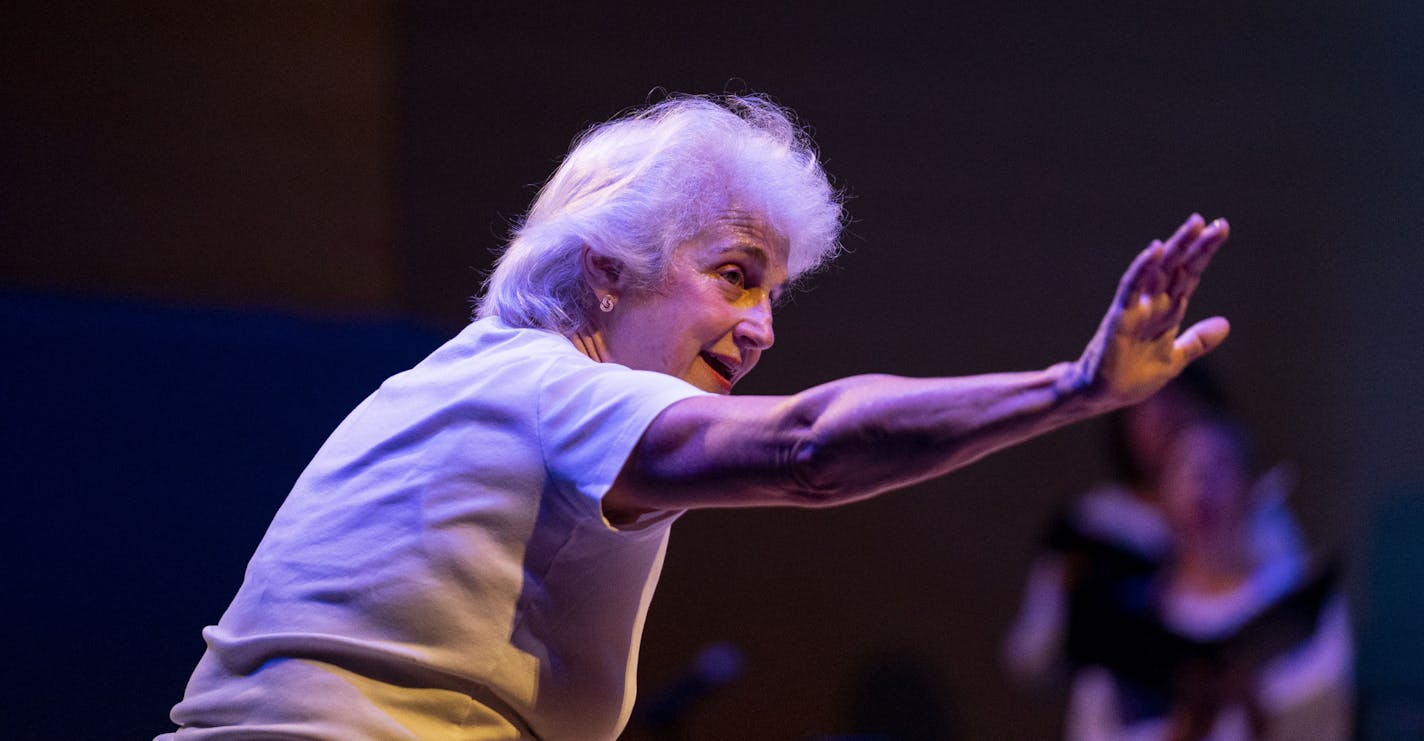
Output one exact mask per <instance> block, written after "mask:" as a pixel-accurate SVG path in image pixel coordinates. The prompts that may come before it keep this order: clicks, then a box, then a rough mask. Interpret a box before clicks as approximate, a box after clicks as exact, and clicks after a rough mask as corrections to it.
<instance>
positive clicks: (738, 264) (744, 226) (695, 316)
mask: <svg viewBox="0 0 1424 741" xmlns="http://www.w3.org/2000/svg"><path fill="white" fill-rule="evenodd" d="M788 247H789V246H788V245H787V243H786V240H785V239H783V238H782V237H781V236H780V235H778V234H776V233H775V232H773V231H772V230H771V229H770V228H768V227H767V226H766V225H765V223H764V222H763V221H762V220H761V219H758V218H755V217H752V216H749V215H746V214H743V213H740V212H729V213H728V214H726V215H725V216H723V217H722V218H719V219H718V220H717V221H715V222H714V223H713V224H712V225H711V226H709V227H708V228H706V229H704V230H703V231H702V232H700V233H699V234H698V235H697V236H695V237H693V238H692V239H689V240H687V241H686V242H683V243H682V244H680V245H678V247H677V248H676V249H675V250H674V252H673V255H672V259H671V260H670V261H669V265H668V269H667V275H666V276H665V277H664V280H663V281H662V283H661V285H660V286H659V287H658V288H657V289H655V290H652V291H646V292H638V293H633V294H631V295H626V296H620V297H619V301H618V304H617V306H616V307H615V308H614V309H613V311H612V312H611V313H609V314H608V315H607V316H606V317H604V318H603V322H604V324H603V327H604V341H605V343H606V344H607V346H608V348H609V352H610V355H611V359H612V360H613V361H614V362H617V363H621V364H623V365H626V366H628V367H630V368H635V369H639V370H651V371H657V372H660V373H666V374H668V375H672V376H677V377H678V378H681V379H683V380H685V381H687V382H688V383H691V384H692V385H693V386H696V387H697V388H699V389H702V390H703V391H709V392H712V393H718V394H727V393H730V392H731V390H732V387H733V386H734V385H735V384H736V383H737V381H739V380H741V379H742V378H743V377H744V376H746V374H747V373H749V372H750V371H751V369H752V368H753V367H754V366H756V364H757V361H758V360H759V359H760V358H761V353H762V351H764V350H766V349H767V348H769V347H771V344H772V342H773V341H774V340H775V335H774V334H773V331H772V317H771V313H772V303H773V302H774V301H775V299H776V298H778V297H779V296H780V293H781V290H782V288H783V287H784V285H785V283H786V281H787V279H788V277H789V275H788V271H787V267H786V261H787V254H788Z"/></svg>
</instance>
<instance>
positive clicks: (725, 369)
mask: <svg viewBox="0 0 1424 741" xmlns="http://www.w3.org/2000/svg"><path fill="white" fill-rule="evenodd" d="M698 354H699V355H700V356H701V357H702V362H704V363H706V364H707V367H709V368H711V369H712V371H713V372H715V373H716V374H717V375H719V376H721V377H722V378H725V379H726V380H727V382H728V383H731V382H732V376H733V374H734V373H735V371H734V370H733V369H732V367H731V366H730V365H727V364H726V363H724V362H722V359H721V358H718V357H717V356H716V355H713V354H712V353H709V352H702V353H698Z"/></svg>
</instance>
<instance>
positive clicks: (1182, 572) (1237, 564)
mask: <svg viewBox="0 0 1424 741" xmlns="http://www.w3.org/2000/svg"><path fill="white" fill-rule="evenodd" d="M1256 565H1257V564H1256V559H1255V557H1254V555H1253V553H1252V549H1251V542H1250V538H1249V535H1248V534H1247V533H1222V534H1220V535H1219V536H1217V537H1211V536H1207V537H1201V538H1190V539H1187V542H1186V543H1185V544H1183V545H1182V546H1181V547H1180V548H1179V549H1178V551H1177V557H1176V559H1175V561H1174V564H1173V567H1172V573H1171V576H1170V578H1169V582H1170V588H1171V589H1172V590H1174V591H1179V592H1186V593H1193V594H1207V595H1212V594H1221V593H1224V592H1229V591H1231V590H1233V589H1237V588H1239V587H1240V586H1241V585H1242V584H1244V583H1246V581H1247V580H1248V579H1250V578H1251V575H1252V574H1253V573H1254V572H1255V570H1256Z"/></svg>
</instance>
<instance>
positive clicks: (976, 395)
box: [794, 363, 1101, 504]
mask: <svg viewBox="0 0 1424 741" xmlns="http://www.w3.org/2000/svg"><path fill="white" fill-rule="evenodd" d="M823 394H824V395H825V398H824V399H823V400H822V399H818V398H817V397H818V396H820V395H823ZM806 396H807V399H806V401H805V403H806V404H807V405H808V407H809V408H811V409H812V410H815V411H818V413H817V414H815V415H814V419H813V420H811V421H810V424H809V425H808V429H807V434H806V435H805V437H804V438H803V439H802V440H801V441H800V442H799V443H798V448H797V451H796V455H795V460H796V462H797V465H796V467H795V468H794V470H795V471H796V473H797V476H798V477H799V478H800V479H801V485H802V486H801V488H802V490H803V491H804V492H805V494H806V495H807V497H808V499H809V500H810V501H811V503H819V502H820V501H821V500H824V503H825V504H839V503H841V502H843V501H853V500H855V499H859V498H864V497H867V496H873V495H875V494H877V493H880V492H882V491H885V490H887V489H893V488H898V487H902V486H906V485H909V484H913V483H916V482H919V481H923V480H926V479H930V478H934V477H937V476H941V475H943V474H946V473H949V472H950V471H953V470H955V469H957V468H960V467H962V466H964V465H967V464H969V463H972V462H974V461H976V460H978V459H980V458H982V457H984V456H985V455H988V454H990V453H992V452H994V451H996V450H1000V449H1002V448H1005V447H1008V446H1011V445H1014V444H1016V443H1019V442H1022V441H1024V440H1027V439H1029V438H1032V437H1035V436H1037V435H1041V434H1043V433H1045V432H1048V431H1050V430H1054V429H1057V428H1059V427H1062V426H1064V425H1067V424H1070V423H1072V422H1076V421H1078V420H1081V419H1084V418H1086V417H1089V416H1092V415H1093V414H1094V413H1096V412H1098V411H1101V405H1096V404H1093V403H1091V402H1090V400H1089V399H1088V397H1087V395H1086V394H1085V393H1083V391H1082V389H1081V388H1079V387H1078V386H1077V385H1076V384H1075V381H1074V379H1073V376H1072V366H1071V365H1070V364H1067V363H1063V364H1059V365H1055V366H1052V367H1050V368H1048V369H1045V370H1042V371H1032V372H1024V373H996V374H991V375H982V376H968V377H962V378H930V379H912V378H898V377H893V376H862V377H856V378H849V379H844V380H842V381H838V382H835V383H832V384H828V385H827V386H824V387H820V388H818V389H812V390H810V391H808V392H806ZM817 407H819V409H817Z"/></svg>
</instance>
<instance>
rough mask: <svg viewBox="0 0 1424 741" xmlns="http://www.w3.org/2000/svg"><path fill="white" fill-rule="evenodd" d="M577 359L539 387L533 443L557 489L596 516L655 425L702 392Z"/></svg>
mask: <svg viewBox="0 0 1424 741" xmlns="http://www.w3.org/2000/svg"><path fill="white" fill-rule="evenodd" d="M577 360H578V362H571V363H567V364H560V365H558V366H556V367H554V368H551V369H549V371H547V373H546V375H545V377H544V381H543V383H542V384H541V385H540V390H539V413H538V425H539V428H538V432H539V444H540V448H541V450H542V451H543V453H544V460H545V464H546V465H547V467H548V470H549V474H550V477H551V478H552V480H553V481H554V483H555V485H556V486H557V487H558V489H559V490H560V491H561V492H563V493H564V494H566V495H568V496H570V497H571V498H572V499H573V500H575V502H576V506H579V507H584V506H586V507H588V508H589V512H590V513H591V514H595V515H596V516H598V517H600V518H601V517H602V506H601V505H602V501H603V495H604V494H606V493H607V492H608V490H609V488H611V487H612V486H613V482H614V480H615V479H616V478H617V477H618V473H619V472H620V471H622V470H623V464H624V463H625V462H626V461H627V460H628V456H629V455H631V454H632V452H633V447H634V446H635V445H637V444H638V441H639V440H640V439H641V438H642V436H643V433H644V432H645V431H646V430H647V429H648V425H650V424H652V421H653V419H655V418H656V417H657V416H658V415H659V414H661V413H662V411H663V410H664V409H666V408H667V407H669V406H671V405H672V404H673V403H675V402H678V401H681V400H683V399H687V398H690V397H694V396H704V395H707V392H705V391H701V390H699V389H698V388H697V387H695V386H693V385H691V384H689V383H687V382H686V381H683V380H682V379H680V378H676V377H673V376H669V375H666V374H663V373H655V372H652V371H638V370H632V369H629V368H627V367H625V366H621V365H617V364H615V363H595V362H593V361H589V360H587V359H585V358H582V357H580V358H578V359H577ZM605 524H606V525H607V524H608V523H607V522H606V521H605ZM640 524H641V523H640ZM608 526H609V527H610V528H612V525H608Z"/></svg>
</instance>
